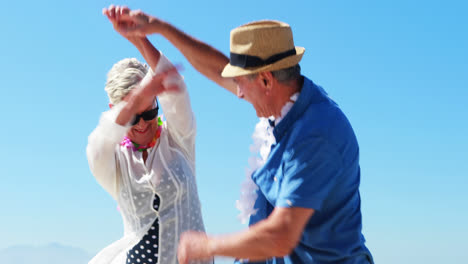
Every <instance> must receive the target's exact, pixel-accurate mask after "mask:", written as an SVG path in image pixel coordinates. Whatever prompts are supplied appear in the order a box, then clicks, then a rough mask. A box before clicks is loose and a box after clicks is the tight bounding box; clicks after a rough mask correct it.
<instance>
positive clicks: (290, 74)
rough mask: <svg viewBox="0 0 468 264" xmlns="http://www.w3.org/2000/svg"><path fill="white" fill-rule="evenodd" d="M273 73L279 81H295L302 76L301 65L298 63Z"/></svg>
mask: <svg viewBox="0 0 468 264" xmlns="http://www.w3.org/2000/svg"><path fill="white" fill-rule="evenodd" d="M271 74H272V75H273V77H275V79H276V80H278V82H280V83H289V82H290V81H295V80H297V79H299V77H301V66H299V64H296V65H294V66H292V67H289V68H286V69H281V70H276V71H272V72H271Z"/></svg>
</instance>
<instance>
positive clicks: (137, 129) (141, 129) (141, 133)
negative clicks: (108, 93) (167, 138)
mask: <svg viewBox="0 0 468 264" xmlns="http://www.w3.org/2000/svg"><path fill="white" fill-rule="evenodd" d="M151 109H153V106H150V107H148V108H147V109H145V111H148V110H151ZM138 114H141V113H138ZM157 130H158V118H157V116H156V117H155V118H153V119H151V120H148V121H145V120H144V119H143V118H140V120H139V121H138V123H136V124H135V125H134V126H132V127H131V128H130V130H129V131H128V132H127V137H128V138H130V140H131V141H133V142H135V143H137V144H140V145H147V144H149V143H150V142H151V140H153V137H154V135H155V134H156V131H157Z"/></svg>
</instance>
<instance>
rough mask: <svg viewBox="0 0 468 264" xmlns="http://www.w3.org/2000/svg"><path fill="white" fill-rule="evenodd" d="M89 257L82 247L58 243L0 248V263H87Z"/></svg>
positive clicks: (90, 256)
mask: <svg viewBox="0 0 468 264" xmlns="http://www.w3.org/2000/svg"><path fill="white" fill-rule="evenodd" d="M91 258H92V255H91V254H89V253H88V252H86V251H84V250H83V249H80V248H74V247H69V246H64V245H61V244H58V243H52V244H49V245H46V246H30V245H18V246H12V247H9V248H6V249H0V263H5V264H87V263H88V261H89V260H90V259H91Z"/></svg>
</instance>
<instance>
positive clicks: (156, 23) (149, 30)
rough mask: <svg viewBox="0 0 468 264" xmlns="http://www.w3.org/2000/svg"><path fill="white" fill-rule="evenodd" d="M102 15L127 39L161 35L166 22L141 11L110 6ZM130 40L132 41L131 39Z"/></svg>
mask: <svg viewBox="0 0 468 264" xmlns="http://www.w3.org/2000/svg"><path fill="white" fill-rule="evenodd" d="M102 13H103V14H104V15H106V16H107V18H108V19H109V20H110V21H111V22H112V24H113V25H114V29H115V30H116V31H117V32H119V33H120V34H121V35H122V36H124V37H125V38H127V39H129V38H143V37H146V35H150V34H153V33H159V32H160V30H161V28H162V25H163V24H164V22H163V21H162V20H160V19H157V18H155V17H152V16H149V15H147V14H145V13H143V11H141V10H130V9H129V8H128V7H126V6H114V5H110V6H109V7H108V8H104V9H103V10H102ZM129 40H130V39H129Z"/></svg>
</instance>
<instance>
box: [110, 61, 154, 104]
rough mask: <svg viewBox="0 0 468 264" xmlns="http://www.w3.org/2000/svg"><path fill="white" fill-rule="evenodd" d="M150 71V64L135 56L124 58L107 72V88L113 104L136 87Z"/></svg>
mask: <svg viewBox="0 0 468 264" xmlns="http://www.w3.org/2000/svg"><path fill="white" fill-rule="evenodd" d="M147 72H148V66H147V65H146V64H143V63H141V62H139V61H138V60H137V59H135V58H126V59H123V60H121V61H119V62H117V63H116V64H114V66H112V69H110V71H109V72H108V73H107V82H106V87H105V88H104V90H106V92H107V95H108V96H109V101H110V103H111V104H114V105H115V104H117V103H119V102H121V101H122V99H123V98H124V97H125V96H126V95H127V94H128V93H129V92H130V91H131V90H132V89H133V88H135V87H136V86H137V85H138V84H139V83H140V82H141V80H143V77H145V75H146V73H147Z"/></svg>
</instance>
